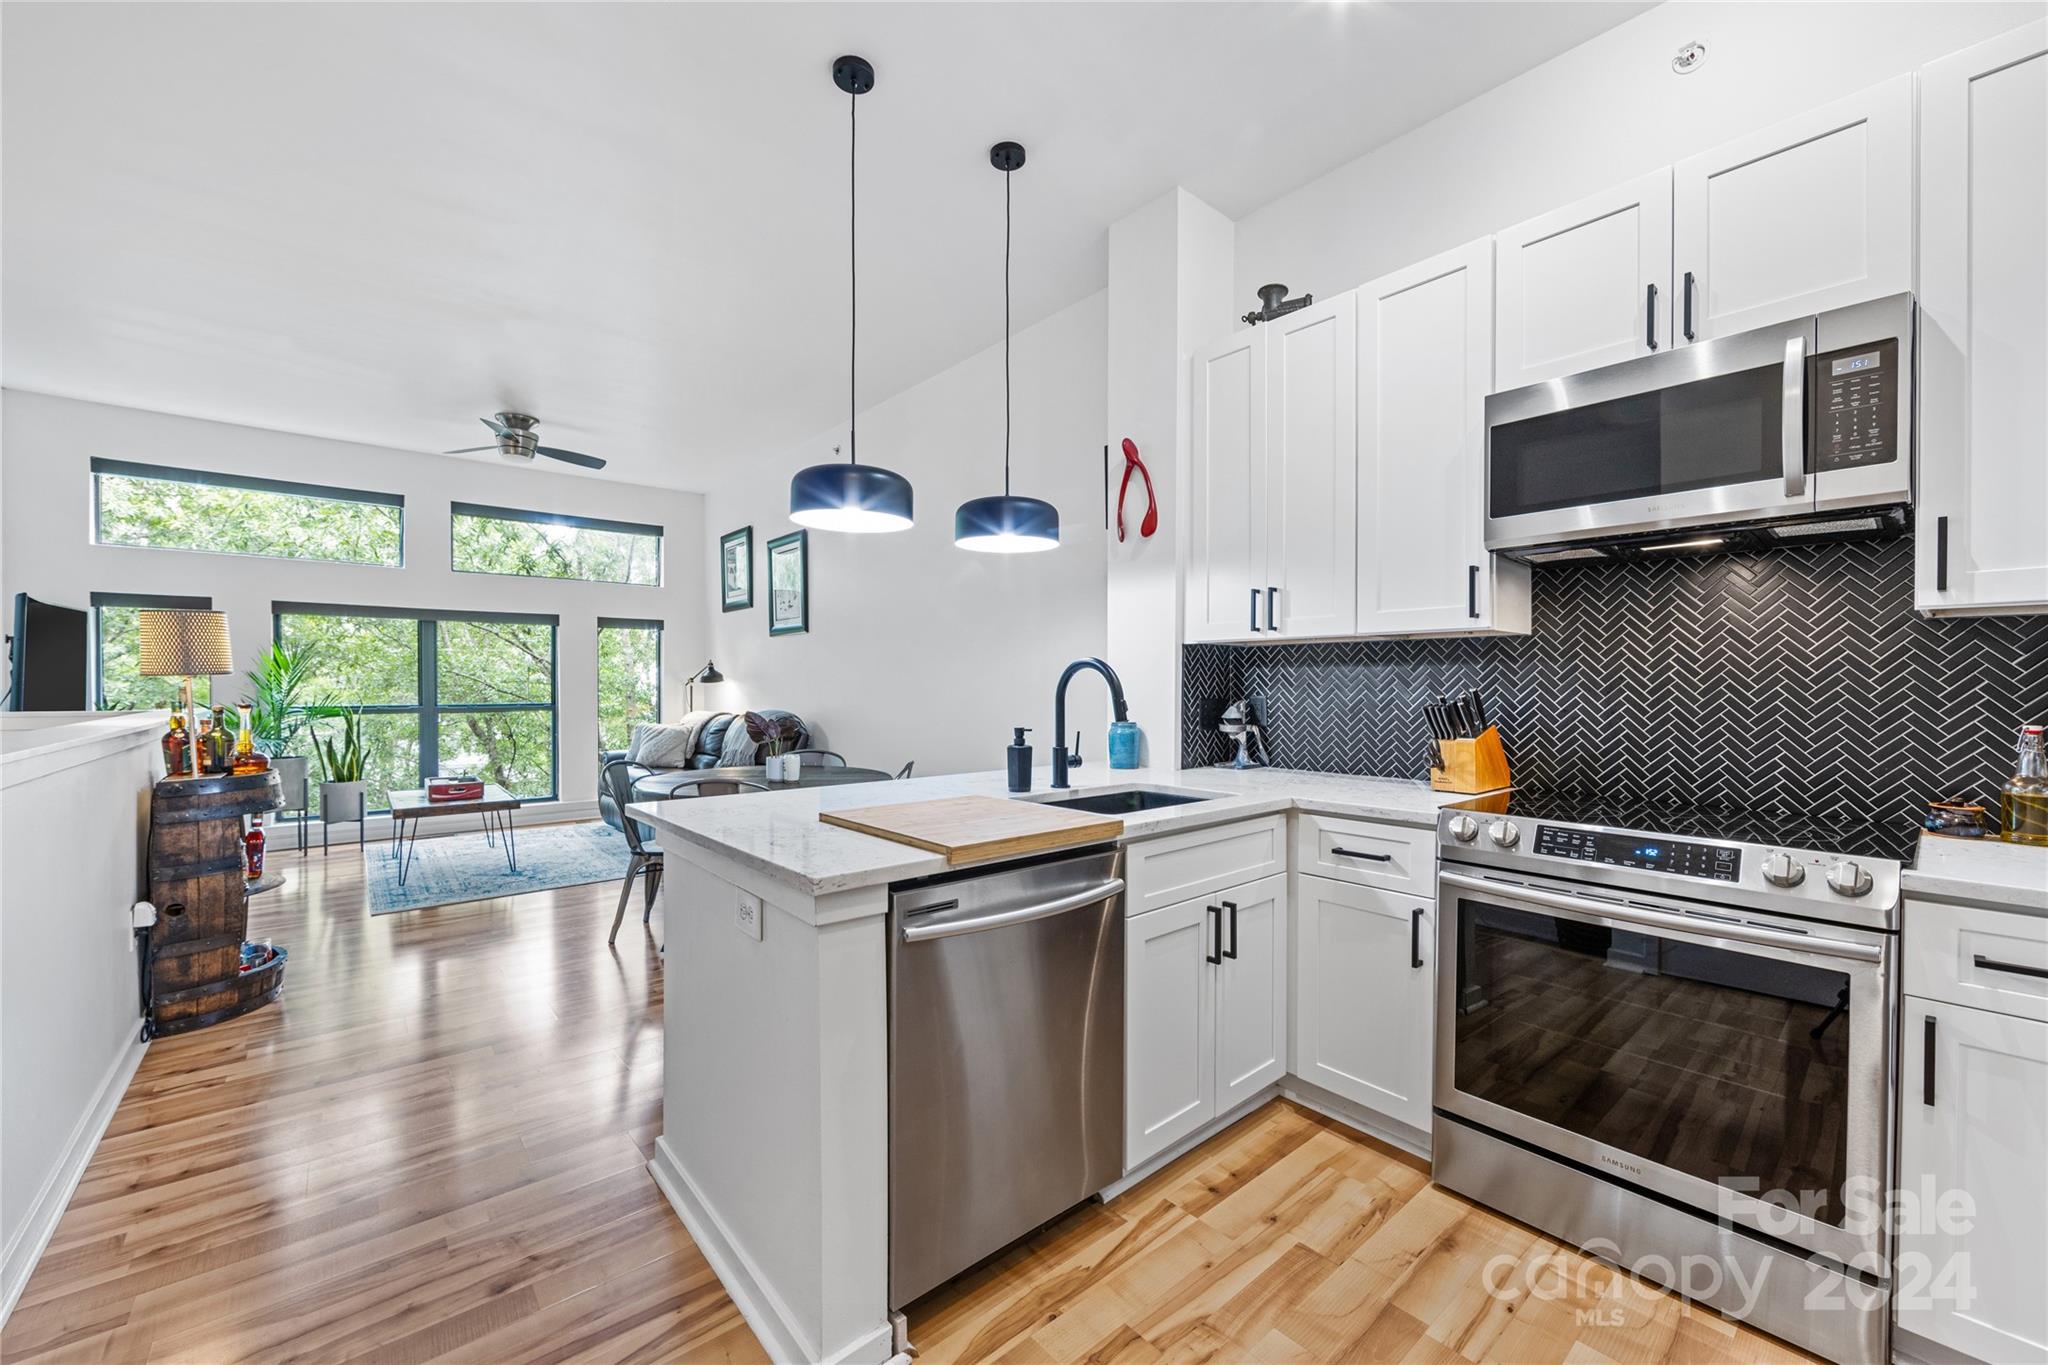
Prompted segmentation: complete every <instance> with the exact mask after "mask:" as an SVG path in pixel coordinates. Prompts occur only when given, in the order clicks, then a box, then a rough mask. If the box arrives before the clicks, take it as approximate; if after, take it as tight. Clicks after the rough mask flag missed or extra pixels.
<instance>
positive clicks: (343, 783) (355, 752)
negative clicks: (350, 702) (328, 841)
mask: <svg viewBox="0 0 2048 1365" xmlns="http://www.w3.org/2000/svg"><path fill="white" fill-rule="evenodd" d="M315 714H317V715H319V716H321V717H323V718H328V717H332V718H338V719H339V720H340V721H341V743H340V744H339V745H337V744H336V743H335V742H334V737H333V736H331V735H320V734H316V735H315V736H314V747H315V748H316V750H317V751H318V753H319V755H320V819H321V822H322V823H324V824H329V825H339V824H350V823H353V824H361V823H362V819H363V762H364V757H363V713H362V712H361V711H360V710H357V709H353V708H349V707H339V706H322V707H316V708H315Z"/></svg>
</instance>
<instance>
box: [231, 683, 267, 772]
mask: <svg viewBox="0 0 2048 1365" xmlns="http://www.w3.org/2000/svg"><path fill="white" fill-rule="evenodd" d="M235 712H236V714H237V715H238V716H239V718H240V724H239V725H238V726H237V728H236V730H235V765H234V770H235V776H236V777H245V776H247V775H248V774H250V773H262V772H269V771H270V760H269V759H268V758H265V757H264V756H263V755H262V754H260V753H258V752H256V727H255V726H254V725H252V724H250V723H249V703H248V702H237V703H236V704H235Z"/></svg>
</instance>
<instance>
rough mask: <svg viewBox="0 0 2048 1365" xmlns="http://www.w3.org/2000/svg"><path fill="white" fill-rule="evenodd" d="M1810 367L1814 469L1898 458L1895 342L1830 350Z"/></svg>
mask: <svg viewBox="0 0 2048 1365" xmlns="http://www.w3.org/2000/svg"><path fill="white" fill-rule="evenodd" d="M1809 364H1810V367H1811V368H1810V371H1809V376H1808V377H1809V380H1810V381H1811V382H1810V383H1809V385H1808V392H1810V393H1811V394H1812V395H1813V411H1812V413H1811V414H1810V418H1811V423H1810V427H1809V430H1810V431H1811V433H1812V439H1813V455H1812V459H1813V467H1814V469H1815V471H1817V472H1818V471H1825V470H1829V469H1861V468H1863V467H1864V466H1865V465H1873V464H1885V463H1887V462H1888V461H1891V460H1896V459H1897V458H1898V457H1899V442H1898V430H1899V421H1898V410H1899V402H1898V395H1899V375H1898V369H1899V343H1898V341H1897V340H1896V339H1891V340H1886V341H1879V342H1875V343H1873V344H1871V345H1868V346H1855V347H1851V348H1849V349H1848V350H1843V351H1830V352H1829V353H1828V354H1826V355H1817V356H1815V357H1814V358H1813V359H1812V361H1811V362H1809Z"/></svg>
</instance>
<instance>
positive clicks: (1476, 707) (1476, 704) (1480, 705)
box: [1472, 692, 1486, 734]
mask: <svg viewBox="0 0 2048 1365" xmlns="http://www.w3.org/2000/svg"><path fill="white" fill-rule="evenodd" d="M1472 716H1473V719H1475V720H1477V721H1478V722H1479V733H1481V734H1484V733H1485V732H1486V698H1484V697H1482V696H1480V695H1479V694H1478V693H1477V692H1474V693H1473V694H1472Z"/></svg>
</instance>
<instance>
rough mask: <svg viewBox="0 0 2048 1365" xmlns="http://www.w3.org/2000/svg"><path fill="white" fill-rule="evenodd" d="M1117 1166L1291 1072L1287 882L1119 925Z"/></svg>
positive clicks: (1275, 879) (1258, 884)
mask: <svg viewBox="0 0 2048 1365" xmlns="http://www.w3.org/2000/svg"><path fill="white" fill-rule="evenodd" d="M1125 925H1126V926H1127V927H1126V929H1125V939H1124V1168H1125V1169H1126V1170H1130V1169H1132V1168H1134V1167H1137V1166H1139V1165H1142V1164H1143V1163H1144V1162H1145V1161H1146V1160H1148V1159H1149V1158H1151V1157H1153V1156H1156V1155H1157V1154H1159V1153H1160V1152H1162V1151H1165V1150H1166V1149H1167V1148H1168V1147H1171V1146H1172V1145H1173V1144H1174V1143H1176V1142H1178V1141H1180V1140H1181V1139H1182V1138H1184V1137H1187V1136H1188V1135H1189V1134H1191V1133H1194V1132H1195V1131H1196V1130H1198V1129H1199V1128H1201V1127H1202V1126H1203V1125H1204V1124H1206V1123H1208V1122H1209V1120H1211V1119H1213V1118H1215V1117H1216V1116H1218V1115H1219V1114H1225V1113H1228V1112H1229V1111H1230V1110H1231V1109H1233V1108H1235V1107H1236V1106H1237V1105H1239V1104H1241V1103H1243V1102H1244V1101H1245V1100H1248V1099H1250V1098H1251V1097H1252V1096H1253V1095H1256V1094H1257V1093H1258V1092H1259V1091H1261V1090H1264V1089H1265V1088H1266V1087H1267V1086H1269V1085H1271V1084H1273V1083H1274V1082H1275V1081H1277V1080H1279V1079H1280V1078H1281V1077H1282V1076H1283V1075H1285V1074H1286V1072H1287V1024H1288V1019H1289V1004H1288V994H1287V980H1288V971H1287V965H1288V961H1289V957H1288V932H1287V926H1288V914H1287V875H1286V874H1285V873H1284V872H1283V873H1276V874H1274V875H1272V876H1268V877H1262V878H1260V879H1259V880H1257V881H1254V882H1249V883H1246V884H1244V885H1242V886H1237V887H1230V888H1225V889H1224V890H1221V891H1218V892H1215V893H1214V894H1211V895H1208V896H1203V897H1200V898H1198V899H1195V900H1189V901H1183V902H1181V903H1180V904H1178V905H1171V906H1167V907H1166V908H1164V909H1161V910H1147V911H1145V912H1144V913H1143V914H1137V915H1132V916H1131V917H1130V918H1129V919H1127V920H1126V921H1125Z"/></svg>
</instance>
